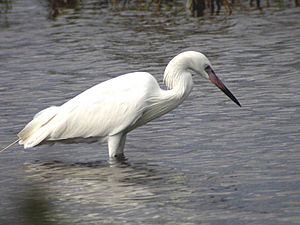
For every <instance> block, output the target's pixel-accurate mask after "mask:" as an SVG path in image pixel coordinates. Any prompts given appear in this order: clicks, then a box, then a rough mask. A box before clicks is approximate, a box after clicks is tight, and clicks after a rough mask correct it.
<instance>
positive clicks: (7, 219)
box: [0, 0, 300, 225]
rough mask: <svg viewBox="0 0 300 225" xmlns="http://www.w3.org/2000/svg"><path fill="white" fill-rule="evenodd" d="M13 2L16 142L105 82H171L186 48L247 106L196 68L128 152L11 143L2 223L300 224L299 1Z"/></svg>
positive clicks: (5, 84)
mask: <svg viewBox="0 0 300 225" xmlns="http://www.w3.org/2000/svg"><path fill="white" fill-rule="evenodd" d="M5 2H6V3H5ZM287 4H290V2H287ZM0 6H1V7H2V8H1V14H0V124H1V126H0V145H1V146H3V147H4V146H5V145H6V144H7V143H9V142H11V141H12V140H14V139H15V134H16V133H17V132H18V131H19V130H20V129H21V128H22V127H23V126H24V125H25V124H26V123H27V122H28V121H29V120H30V119H31V118H32V116H33V115H34V114H35V113H36V112H38V111H39V110H41V109H43V108H45V107H48V106H51V105H59V104H62V103H63V102H65V101H66V100H68V99H69V98H71V97H73V96H74V95H76V94H78V93H80V92H81V91H82V90H85V89H86V88H88V87H90V86H93V85H95V84H97V83H99V82H102V81H104V80H107V79H110V78H113V77H115V76H118V75H121V74H123V73H126V72H131V71H148V72H150V73H152V74H153V75H154V76H155V77H156V78H157V79H158V80H159V82H160V83H162V74H163V70H164V67H165V66H166V64H167V63H168V61H169V60H170V59H171V58H172V57H173V56H175V55H176V54H177V53H179V52H181V51H183V50H197V51H201V52H203V53H205V54H206V55H207V56H208V57H209V58H210V60H211V62H212V63H213V65H214V67H215V71H216V73H217V74H218V75H219V77H220V78H222V80H223V81H224V82H225V83H226V85H227V86H228V87H229V89H230V90H231V91H232V92H233V93H234V94H235V96H236V97H237V98H238V99H239V101H240V102H241V104H242V105H243V107H242V108H239V107H237V106H236V105H235V104H234V103H232V102H231V101H230V100H228V98H227V97H226V96H225V95H224V94H223V93H221V92H220V91H219V90H218V89H216V88H215V87H213V86H212V85H211V84H209V83H207V82H204V81H203V80H201V79H200V78H199V79H197V78H195V88H194V90H193V92H192V93H191V95H190V97H189V98H188V100H186V101H185V102H184V103H183V104H182V105H181V106H180V107H179V108H178V109H176V110H175V111H173V112H171V113H169V114H167V115H165V116H163V117H162V118H160V119H158V120H156V121H153V122H151V123H150V124H149V125H147V126H144V127H141V128H139V129H137V130H135V131H133V132H132V133H130V134H129V135H128V140H127V143H126V150H125V153H126V156H127V158H128V160H127V163H126V164H118V163H115V164H109V163H108V154H107V147H106V144H99V143H93V144H72V145H66V144H56V145H54V146H41V147H38V148H35V149H28V150H24V149H22V148H21V147H20V146H17V145H15V146H14V147H12V148H11V150H9V151H6V152H3V153H1V155H0V199H1V202H0V224H25V223H28V224H220V225H221V224H222V225H224V224H230V225H234V224H236V225H240V224H257V225H266V224H269V225H277V224H278V225H279V224H280V225H281V224H288V225H295V224H300V138H299V136H300V74H299V71H300V62H299V61H300V39H299V37H300V20H299V8H294V7H286V8H284V9H282V8H278V6H277V5H275V6H273V7H271V8H268V9H265V10H264V11H263V12H261V11H258V10H250V11H248V10H235V11H234V14H233V15H231V16H227V15H225V14H221V15H220V16H214V17H210V16H206V17H205V19H201V18H193V17H190V16H188V15H187V14H186V13H185V11H184V10H182V9H180V7H178V6H175V7H173V8H171V9H170V10H165V11H163V12H162V13H157V12H155V11H145V10H129V9H124V10H121V9H113V8H111V7H109V8H107V7H103V6H102V5H101V4H99V1H96V0H94V1H93V0H86V1H82V3H80V4H79V5H78V6H77V7H75V9H64V10H63V11H62V12H61V15H60V16H58V17H56V18H52V19H51V18H49V14H51V12H50V11H51V10H50V9H49V5H48V3H47V2H46V1H34V0H27V1H23V0H16V1H12V2H10V1H2V3H1V4H0ZM38 221H42V222H41V223H38Z"/></svg>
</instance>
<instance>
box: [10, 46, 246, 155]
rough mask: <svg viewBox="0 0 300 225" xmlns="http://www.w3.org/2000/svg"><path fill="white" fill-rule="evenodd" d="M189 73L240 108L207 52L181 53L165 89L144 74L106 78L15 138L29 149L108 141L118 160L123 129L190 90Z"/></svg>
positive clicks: (175, 102) (169, 69)
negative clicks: (59, 143) (60, 143)
mask: <svg viewBox="0 0 300 225" xmlns="http://www.w3.org/2000/svg"><path fill="white" fill-rule="evenodd" d="M192 74H199V75H200V76H202V77H204V78H205V79H208V80H209V81H211V82H212V83H213V84H215V85H216V86H217V87H218V88H220V89H221V90H222V91H223V92H224V93H225V94H226V95H227V96H228V97H229V98H230V99H231V100H232V101H234V102H235V103H236V104H237V105H239V106H241V105H240V103H239V102H238V100H237V99H236V98H235V97H234V95H233V94H232V93H231V92H230V91H229V90H228V89H227V88H226V87H225V85H224V84H223V83H222V81H221V80H220V79H219V78H218V77H217V76H216V74H215V73H214V70H213V69H212V65H211V63H210V61H209V60H208V59H207V58H206V56H205V55H203V54H202V53H200V52H195V51H186V52H183V53H180V54H179V55H177V56H175V57H174V58H173V59H172V60H171V61H170V62H169V64H168V65H167V67H166V69H165V72H164V82H165V84H166V86H167V88H168V89H167V90H163V89H161V88H160V86H159V84H158V83H157V81H156V79H155V78H154V77H153V76H152V75H151V74H149V73H146V72H134V73H128V74H125V75H122V76H119V77H116V78H113V79H110V80H107V81H105V82H103V83H100V84H98V85H95V86H93V87H91V88H90V89H88V90H86V91H84V92H82V93H81V94H79V95H77V96H75V97H74V98H72V99H71V100H69V101H67V102H66V103H64V104H63V105H61V106H51V107H49V108H46V109H44V110H42V111H41V112H39V113H37V114H36V115H35V116H34V118H33V119H32V121H31V122H29V123H28V124H27V125H26V126H25V128H24V129H23V130H22V131H21V132H20V133H19V134H18V140H17V141H16V142H19V144H21V145H23V146H24V148H31V147H34V146H37V145H39V144H42V143H44V142H54V141H64V140H69V139H70V140H75V139H78V138H79V139H89V138H96V139H97V140H100V139H102V140H103V139H105V140H106V139H107V141H108V151H109V157H111V158H119V157H121V158H122V157H124V145H125V139H126V135H127V133H128V132H130V131H132V130H133V129H135V128H137V127H140V126H142V125H144V124H146V123H148V122H149V121H151V120H153V119H155V118H158V117H160V116H162V115H163V114H165V113H167V112H169V111H171V110H173V109H174V108H176V107H177V106H178V105H179V104H181V103H182V102H183V100H185V99H186V97H187V96H188V95H189V94H190V92H191V90H192V87H193V79H192ZM16 142H14V143H16Z"/></svg>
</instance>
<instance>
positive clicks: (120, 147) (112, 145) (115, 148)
mask: <svg viewBox="0 0 300 225" xmlns="http://www.w3.org/2000/svg"><path fill="white" fill-rule="evenodd" d="M125 140H126V134H122V133H119V134H116V135H113V136H109V137H108V153H109V157H110V158H123V157H124V146H125Z"/></svg>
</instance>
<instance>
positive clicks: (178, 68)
mask: <svg viewBox="0 0 300 225" xmlns="http://www.w3.org/2000/svg"><path fill="white" fill-rule="evenodd" d="M183 65H186V64H185V63H184V62H182V61H173V60H172V61H171V62H170V63H169V64H168V65H167V67H166V69H165V72H164V83H165V84H166V86H167V88H168V89H169V90H170V91H172V92H173V94H174V95H175V96H177V97H178V98H183V99H184V98H185V97H187V96H188V95H189V94H190V92H191V91H192V88H193V79H192V74H191V73H190V72H189V71H188V70H187V68H185V67H184V66H183Z"/></svg>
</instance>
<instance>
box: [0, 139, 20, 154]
mask: <svg viewBox="0 0 300 225" xmlns="http://www.w3.org/2000/svg"><path fill="white" fill-rule="evenodd" d="M18 141H19V139H18V140H15V141H14V142H12V143H10V144H9V145H7V146H6V147H5V148H3V149H1V150H0V153H1V152H4V151H5V150H6V149H8V148H10V147H11V146H13V145H14V144H16V143H17V142H18Z"/></svg>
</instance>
